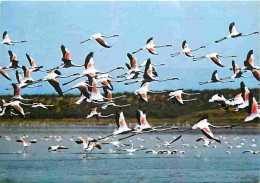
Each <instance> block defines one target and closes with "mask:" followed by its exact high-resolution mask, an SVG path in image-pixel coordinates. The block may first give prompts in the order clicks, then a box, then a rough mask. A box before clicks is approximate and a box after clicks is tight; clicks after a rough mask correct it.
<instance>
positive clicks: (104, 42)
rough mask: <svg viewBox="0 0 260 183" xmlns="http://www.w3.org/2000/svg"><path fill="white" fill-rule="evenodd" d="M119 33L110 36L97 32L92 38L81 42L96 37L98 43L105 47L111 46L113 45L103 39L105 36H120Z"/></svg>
mask: <svg viewBox="0 0 260 183" xmlns="http://www.w3.org/2000/svg"><path fill="white" fill-rule="evenodd" d="M118 36H119V35H117V34H115V35H110V36H105V35H103V34H101V33H96V34H93V35H91V36H90V38H88V39H87V40H85V41H81V42H80V43H85V42H87V41H90V40H92V39H95V40H96V41H97V42H98V44H100V45H101V46H103V47H105V48H111V47H112V46H109V45H108V44H107V42H106V41H105V40H104V39H103V38H110V37H118Z"/></svg>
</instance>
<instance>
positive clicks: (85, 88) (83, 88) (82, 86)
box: [62, 81, 90, 99]
mask: <svg viewBox="0 0 260 183" xmlns="http://www.w3.org/2000/svg"><path fill="white" fill-rule="evenodd" d="M88 83H89V82H88V81H82V82H80V83H78V84H76V85H74V86H73V87H71V88H69V89H68V90H66V91H63V92H62V93H66V92H69V91H71V90H74V89H76V88H77V89H78V90H79V91H80V92H81V93H82V95H83V96H85V97H87V98H88V99H89V98H90V92H89V85H88Z"/></svg>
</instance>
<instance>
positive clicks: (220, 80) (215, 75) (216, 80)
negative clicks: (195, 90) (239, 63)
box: [199, 70, 235, 85]
mask: <svg viewBox="0 0 260 183" xmlns="http://www.w3.org/2000/svg"><path fill="white" fill-rule="evenodd" d="M217 72H218V71H217V70H215V71H214V72H213V74H212V76H211V80H210V81H207V82H199V84H200V85H204V84H207V83H229V82H235V81H223V78H219V77H218V73H217Z"/></svg>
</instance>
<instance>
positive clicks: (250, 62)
mask: <svg viewBox="0 0 260 183" xmlns="http://www.w3.org/2000/svg"><path fill="white" fill-rule="evenodd" d="M253 69H258V70H259V69H260V67H259V66H255V65H254V51H253V50H249V52H248V53H247V57H246V60H245V61H244V67H243V68H241V70H253Z"/></svg>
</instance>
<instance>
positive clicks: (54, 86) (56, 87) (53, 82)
mask: <svg viewBox="0 0 260 183" xmlns="http://www.w3.org/2000/svg"><path fill="white" fill-rule="evenodd" d="M48 82H49V83H50V84H51V85H52V86H53V88H54V89H55V91H56V92H57V93H58V94H59V95H60V96H63V93H62V90H61V88H60V84H59V82H58V81H57V80H56V79H54V78H52V79H50V80H48Z"/></svg>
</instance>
